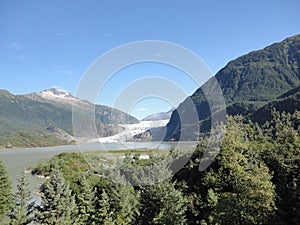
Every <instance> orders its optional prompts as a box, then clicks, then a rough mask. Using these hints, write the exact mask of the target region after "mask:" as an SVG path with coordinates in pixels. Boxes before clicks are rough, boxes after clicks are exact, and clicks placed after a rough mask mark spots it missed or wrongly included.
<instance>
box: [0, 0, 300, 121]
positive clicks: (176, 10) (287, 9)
mask: <svg viewBox="0 0 300 225" xmlns="http://www.w3.org/2000/svg"><path fill="white" fill-rule="evenodd" d="M299 9H300V3H299V1H298V0H281V1H280V0H251V1H240V0H235V1H231V0H227V1H221V0H219V1H216V0H209V1H201V0H193V1H190V0H186V1H183V0H181V1H178V0H172V1H171V0H151V1H144V0H135V1H133V0H124V1H122V0H119V1H115V0H99V1H95V0H93V1H90V0H85V1H82V0H77V1H62V0H60V1H56V0H52V1H40V0H39V1H38V0H35V1H32V0H26V1H15V0H0V32H1V35H0V76H1V82H0V89H7V90H9V91H10V92H12V93H14V94H23V93H29V92H38V91H41V90H43V89H48V88H50V87H53V86H57V87H61V88H63V89H65V90H68V91H70V92H71V93H75V91H76V88H77V86H78V84H79V82H80V80H81V78H82V76H83V74H84V72H85V71H86V70H87V68H88V67H89V66H90V65H91V63H92V62H94V61H95V60H96V59H97V58H98V57H99V56H101V55H103V54H104V53H106V52H107V51H109V50H111V49H112V48H115V47H117V46H119V45H123V44H126V43H129V42H135V41H141V40H163V41H169V42H173V43H176V44H179V45H181V46H184V47H186V48H188V49H190V50H191V51H193V52H194V53H196V54H197V55H199V56H200V57H201V58H202V59H203V61H204V62H205V63H206V64H207V65H208V67H209V68H210V70H211V71H212V73H213V74H215V73H216V72H217V71H218V70H219V69H221V68H222V67H223V66H225V65H226V64H227V63H228V61H230V60H232V59H234V58H236V57H238V56H241V55H243V54H245V53H248V52H250V51H252V50H257V49H260V48H263V47H265V46H267V45H270V44H272V43H274V42H279V41H281V40H283V39H285V38H286V37H289V36H292V35H295V34H299V33H300V23H299V21H300V14H299ZM145 76H163V77H164V78H166V79H169V80H170V81H172V82H175V83H177V84H178V85H179V86H180V87H181V88H182V89H183V90H184V91H185V93H186V94H187V95H190V94H192V93H193V92H194V91H195V90H196V89H197V87H198V85H197V84H196V83H195V82H193V81H192V80H191V79H190V78H189V77H188V75H186V74H184V73H183V72H181V71H179V70H177V69H175V68H172V67H170V66H166V65H159V64H155V63H153V64H151V63H150V64H149V63H145V64H144V65H133V66H131V67H129V68H125V69H124V70H122V71H120V72H119V73H118V74H115V75H114V76H113V77H112V79H111V80H110V82H109V83H107V85H106V88H104V89H103V90H102V95H100V97H99V103H101V104H106V105H113V104H114V100H115V99H116V95H117V94H118V93H119V91H120V90H121V89H123V88H124V87H125V86H126V85H128V84H129V83H131V82H133V81H134V80H135V79H139V78H141V77H145ZM182 100H183V99H178V103H179V102H180V101H182ZM131 104H133V103H131ZM170 107H172V104H170V103H168V100H161V99H157V98H156V99H152V100H151V99H149V98H148V99H146V98H145V100H144V101H140V102H136V103H134V107H133V108H132V110H131V112H130V113H131V114H133V115H135V116H137V117H138V118H142V117H144V116H146V115H147V114H149V113H152V112H158V111H166V110H168V109H169V108H170Z"/></svg>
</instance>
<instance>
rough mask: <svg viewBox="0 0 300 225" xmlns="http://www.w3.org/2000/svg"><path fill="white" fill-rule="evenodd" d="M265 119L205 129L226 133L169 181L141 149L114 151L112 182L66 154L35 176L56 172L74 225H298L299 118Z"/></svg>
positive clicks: (157, 160)
mask: <svg viewBox="0 0 300 225" xmlns="http://www.w3.org/2000/svg"><path fill="white" fill-rule="evenodd" d="M272 114H273V119H272V120H270V121H269V122H268V123H266V124H265V125H264V126H263V127H260V126H259V125H258V124H257V123H252V122H251V121H248V122H246V119H245V118H244V117H242V116H228V118H227V124H226V125H220V126H219V127H218V128H217V129H216V131H212V132H217V133H218V132H219V131H226V132H225V136H224V138H223V140H222V145H221V148H220V149H219V152H217V149H211V151H210V152H209V154H206V155H205V157H207V158H205V157H204V151H205V150H206V146H207V143H208V138H207V137H206V136H203V137H202V138H201V140H200V141H199V144H198V146H197V148H196V149H195V151H194V153H193V155H192V157H191V158H190V161H189V162H188V163H187V164H186V165H185V166H184V167H183V168H182V169H181V170H180V171H179V172H178V173H177V174H175V176H174V177H173V178H171V180H170V179H169V178H170V177H171V170H170V169H172V168H173V166H174V165H173V164H172V163H171V162H169V161H168V155H164V154H161V155H155V154H154V153H153V152H152V153H151V152H150V153H149V159H139V153H142V154H145V152H144V151H142V152H137V154H135V153H134V152H131V151H129V152H126V156H125V157H124V158H120V156H121V152H117V153H115V154H116V155H117V156H118V157H119V158H120V159H119V160H117V162H116V163H117V165H118V167H117V169H116V170H113V171H112V174H113V176H112V177H110V178H113V180H114V181H115V182H118V183H114V182H112V181H111V180H109V179H108V178H107V176H104V175H108V174H104V175H102V174H100V173H98V172H99V171H97V172H95V171H93V170H90V169H88V167H85V166H86V164H85V163H84V160H83V159H82V156H80V155H77V154H74V153H72V154H70V153H68V154H66V153H64V154H60V155H58V156H55V157H54V158H53V159H52V160H50V161H49V162H46V163H42V164H41V165H40V168H39V169H38V170H40V171H44V172H45V171H51V170H53V168H57V167H60V168H61V170H62V171H64V172H63V175H64V177H65V178H66V180H67V181H66V182H67V183H69V184H70V185H71V186H72V187H73V188H72V189H73V190H74V194H75V195H76V203H77V207H78V210H79V216H78V218H79V220H80V221H77V222H78V223H80V224H107V225H116V224H118V225H119V224H139V225H144V224H220V225H222V224H225V225H226V224H230V225H231V224H233V225H234V224H237V225H242V224H298V223H299V221H300V215H299V212H300V208H299V207H300V203H299V202H300V191H299V190H300V183H299V180H300V177H299V166H300V158H299V156H300V154H299V153H300V113H299V112H298V111H296V112H295V113H294V114H289V113H279V112H277V111H273V112H272ZM93 154H94V156H95V157H96V156H97V154H96V153H91V156H92V155H93ZM110 154H113V152H110ZM170 154H171V155H173V156H174V158H175V159H176V160H181V159H183V158H185V157H186V156H185V153H180V152H175V151H174V150H173V151H171V152H170ZM212 156H215V160H214V161H213V162H212V164H211V165H210V166H209V168H207V169H206V170H204V171H202V172H200V171H199V162H200V160H208V159H209V157H212ZM202 157H204V158H202ZM70 171H72V172H70ZM50 174H51V172H50ZM74 177H76V179H74ZM126 180H127V181H128V180H130V181H132V182H133V183H134V184H135V185H136V186H134V187H133V186H130V185H128V184H127V183H126ZM145 184H150V185H145Z"/></svg>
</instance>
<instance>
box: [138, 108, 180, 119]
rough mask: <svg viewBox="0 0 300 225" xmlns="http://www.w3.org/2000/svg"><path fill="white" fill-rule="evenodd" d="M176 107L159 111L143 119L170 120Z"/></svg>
mask: <svg viewBox="0 0 300 225" xmlns="http://www.w3.org/2000/svg"><path fill="white" fill-rule="evenodd" d="M174 109H175V108H172V109H170V110H169V111H167V112H159V113H155V114H151V115H148V116H146V117H145V118H144V119H142V121H159V120H170V118H171V115H172V112H173V110H174Z"/></svg>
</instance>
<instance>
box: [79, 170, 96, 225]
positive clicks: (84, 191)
mask: <svg viewBox="0 0 300 225" xmlns="http://www.w3.org/2000/svg"><path fill="white" fill-rule="evenodd" d="M79 189H80V192H79V194H78V195H77V198H76V204H77V207H78V220H79V221H78V224H82V225H84V224H91V225H93V224H96V223H95V220H96V218H95V217H96V215H95V213H96V208H95V201H96V195H95V190H93V186H92V185H91V183H90V181H89V180H88V179H87V177H86V176H84V175H83V176H81V178H80V179H79Z"/></svg>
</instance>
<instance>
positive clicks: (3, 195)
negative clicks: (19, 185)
mask: <svg viewBox="0 0 300 225" xmlns="http://www.w3.org/2000/svg"><path fill="white" fill-rule="evenodd" d="M12 200H13V198H12V189H11V184H10V181H9V178H8V174H7V171H6V168H5V166H4V164H3V163H2V160H1V159H0V222H1V221H2V220H4V217H5V216H6V215H7V213H8V212H9V211H10V209H11V208H12Z"/></svg>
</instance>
